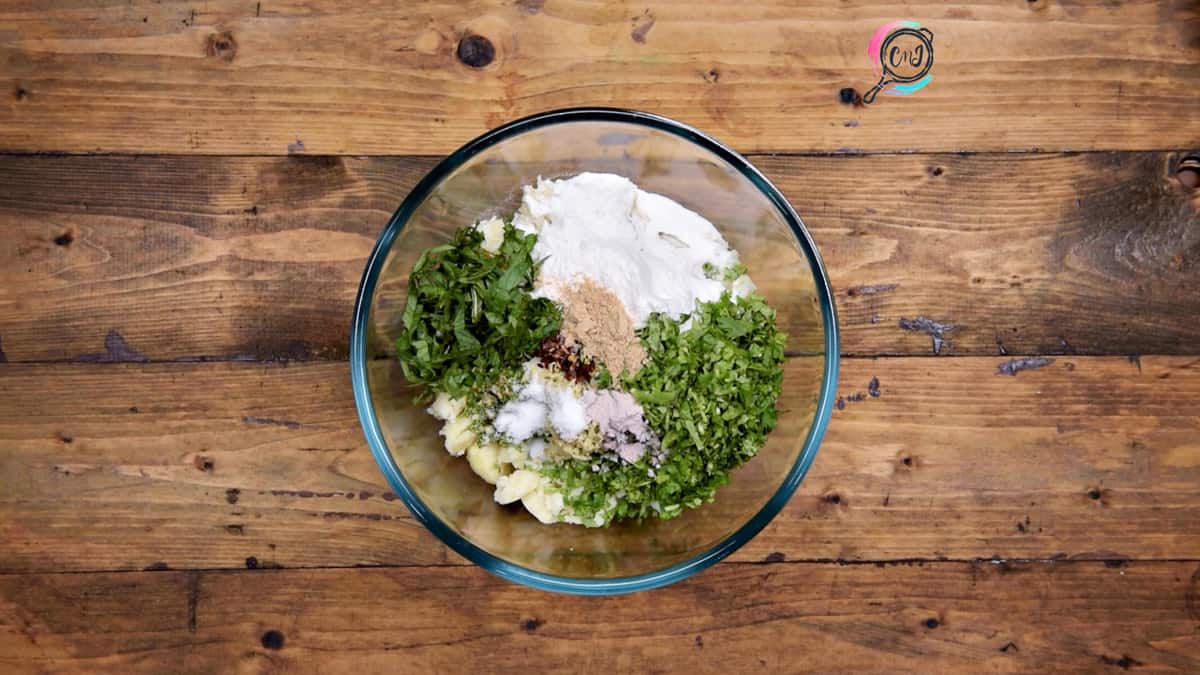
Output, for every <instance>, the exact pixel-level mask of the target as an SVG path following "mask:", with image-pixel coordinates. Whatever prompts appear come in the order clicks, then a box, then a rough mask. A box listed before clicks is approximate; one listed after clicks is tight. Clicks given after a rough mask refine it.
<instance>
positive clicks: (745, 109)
mask: <svg viewBox="0 0 1200 675" xmlns="http://www.w3.org/2000/svg"><path fill="white" fill-rule="evenodd" d="M902 18H909V19H915V20H917V21H920V22H921V23H922V24H924V25H925V26H926V27H928V28H930V29H931V30H932V31H933V32H934V34H935V40H934V46H935V53H936V56H937V58H936V63H935V65H934V67H933V71H932V75H933V81H932V84H931V85H930V86H928V87H926V88H925V89H924V90H922V91H921V92H919V93H918V94H917V95H915V96H908V97H889V96H883V97H880V100H879V101H878V102H877V103H876V104H875V105H873V106H870V107H857V108H856V107H852V106H850V105H846V104H842V103H841V102H840V97H839V92H840V91H841V90H842V89H843V88H847V87H853V88H856V89H857V90H858V91H859V92H864V91H866V90H867V89H869V88H870V87H871V86H872V85H874V84H875V82H876V80H877V79H878V78H877V76H876V75H875V74H874V73H873V72H872V68H871V62H870V59H869V58H868V56H867V54H866V53H865V51H866V49H867V45H868V43H869V42H870V40H871V36H872V34H873V33H874V31H875V30H876V29H878V28H879V27H880V26H882V25H883V24H885V23H887V22H891V21H895V20H897V19H902ZM0 26H4V29H3V30H2V31H0V63H2V64H3V71H2V74H0V80H3V81H4V86H5V90H6V91H5V93H4V96H5V97H6V98H7V100H6V101H5V104H4V105H0V148H4V149H6V150H8V151H15V152H46V151H54V152H72V153H91V152H123V153H147V152H157V153H205V154H222V153H233V154H243V153H251V154H292V153H302V152H307V153H318V154H442V153H446V152H449V151H451V150H453V149H454V148H456V147H458V146H459V145H461V144H462V143H464V142H465V141H467V140H468V139H470V138H472V137H473V136H475V135H477V134H479V133H481V132H483V131H484V130H486V129H488V128H491V127H494V126H497V125H499V124H501V123H503V122H506V121H509V120H512V119H515V118H518V117H521V116H524V115H527V114H530V113H533V112H537V111H542V110H547V109H552V108H561V107H567V106H579V105H596V104H603V105H611V106H620V107H630V108H635V109H644V110H649V111H652V112H657V113H662V114H665V115H669V116H673V117H676V118H678V119H680V120H682V121H684V122H688V123H691V124H694V125H696V126H698V127H700V128H702V129H705V130H706V131H709V132H711V133H712V134H714V135H716V136H718V137H720V138H721V139H723V140H724V141H726V142H728V143H730V144H731V145H733V146H734V147H737V148H738V149H740V150H743V151H808V150H819V151H838V152H842V151H851V152H857V151H875V150H903V151H910V150H920V151H932V150H942V151H957V150H1016V149H1026V150H1030V149H1042V150H1091V149H1127V150H1146V149H1171V148H1181V147H1182V146H1194V145H1197V144H1198V143H1200V119H1198V118H1197V117H1196V115H1194V114H1188V111H1194V110H1195V109H1196V108H1197V106H1198V105H1200V68H1197V65H1200V15H1198V14H1197V12H1196V9H1195V6H1194V5H1193V4H1192V3H1189V2H1182V3H1181V2H1173V1H1172V0H1160V1H1158V2H1149V1H1138V2H1120V3H1116V2H1114V3H1104V4H1103V5H1094V4H1091V3H1076V2H1065V3H1050V2H1042V1H1039V2H1014V1H1012V0H991V1H987V2H975V3H971V4H970V5H965V6H964V5H944V4H941V3H924V4H917V5H912V4H909V3H897V2H883V3H850V4H849V5H846V4H841V5H838V6H837V7H834V6H831V5H829V4H828V3H826V2H817V1H814V2H807V3H804V4H802V5H799V6H797V5H796V3H792V2H785V0H774V1H773V2H757V3H744V2H743V3H720V4H713V3H707V2H698V1H696V0H676V1H664V2H656V3H652V4H650V5H629V4H608V5H597V4H595V3H588V2H582V1H579V0H552V1H551V2H543V1H541V0H529V1H526V0H522V1H520V2H507V1H505V2H479V1H473V2H463V3H459V2H446V1H442V2H433V3H422V4H421V5H420V6H417V7H410V6H407V5H404V6H401V5H395V4H393V3H386V2H374V3H370V4H369V5H367V6H363V5H358V4H354V5H350V4H347V3H342V2H335V1H333V0H271V1H269V2H258V3H255V2H244V1H242V0H214V1H212V2H205V3H203V4H202V5H197V4H195V3H191V2H183V1H181V0H174V1H167V2H155V3H151V2H149V1H148V0H142V1H139V2H126V1H125V0H120V1H118V0H103V1H100V2H89V3H83V4H80V3H76V2H71V1H69V0H56V1H54V2H45V3H32V4H31V3H20V2H18V3H15V4H14V3H11V2H10V3H6V4H5V5H4V6H3V7H2V8H0ZM480 37H482V38H483V39H485V40H486V41H487V44H489V45H490V46H491V51H492V53H493V58H492V59H491V60H487V59H486V58H479V57H480V56H481V55H482V53H483V50H475V51H476V55H475V57H474V58H470V57H468V58H466V59H465V60H464V59H460V58H459V57H458V56H457V54H458V52H459V45H460V43H461V42H462V40H463V39H464V38H471V39H474V40H475V41H476V44H481V43H480V42H479V38H480ZM466 62H470V63H473V64H478V65H482V67H480V68H472V67H469V66H467V65H466Z"/></svg>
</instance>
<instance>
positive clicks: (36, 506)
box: [0, 357, 1200, 573]
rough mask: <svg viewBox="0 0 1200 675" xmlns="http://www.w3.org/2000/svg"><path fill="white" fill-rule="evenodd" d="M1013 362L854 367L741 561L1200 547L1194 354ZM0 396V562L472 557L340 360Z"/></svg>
mask: <svg viewBox="0 0 1200 675" xmlns="http://www.w3.org/2000/svg"><path fill="white" fill-rule="evenodd" d="M1005 362H1006V361H1005V359H1001V358H982V357H980V358H968V357H962V358H955V359H928V358H883V359H878V360H865V359H851V360H847V361H845V362H844V364H843V372H842V385H841V390H840V392H839V393H840V395H841V397H842V399H843V403H842V406H843V407H842V408H840V409H837V410H835V412H834V417H833V422H832V425H831V427H830V430H829V434H828V436H827V437H826V441H825V443H824V444H823V446H822V448H821V451H820V454H819V455H818V457H817V460H816V463H815V465H814V467H813V469H812V471H811V472H810V473H809V476H808V477H807V479H806V480H805V482H804V483H803V484H802V485H801V487H800V489H799V491H798V492H797V494H796V495H795V496H794V497H793V498H792V500H791V502H790V504H789V505H788V507H787V508H786V509H785V510H784V511H783V513H781V514H780V515H779V516H778V517H777V518H776V519H775V521H774V522H773V524H772V525H770V526H769V527H768V528H767V529H766V530H764V531H763V532H762V533H761V534H759V535H758V536H757V537H756V538H755V539H754V540H753V541H751V542H750V544H748V545H747V546H746V547H745V548H743V549H742V550H740V551H739V552H738V553H736V554H735V556H734V558H733V559H734V560H738V561H757V560H763V559H774V560H778V559H788V560H824V559H828V560H841V561H851V562H861V561H884V560H898V559H912V558H921V559H938V558H949V559H953V560H974V559H983V558H993V557H995V558H1000V559H1012V558H1021V559H1040V560H1051V559H1064V558H1075V559H1079V558H1094V559H1103V560H1110V561H1112V560H1123V559H1148V560H1162V559H1200V488H1198V487H1197V486H1200V444H1198V440H1197V439H1200V433H1198V432H1200V360H1197V359H1196V358H1195V357H1189V358H1181V357H1143V358H1142V359H1141V360H1140V363H1139V364H1134V363H1131V362H1130V361H1128V360H1127V359H1125V358H1123V357H1121V358H1096V357H1059V358H1058V359H1056V360H1055V361H1054V362H1053V363H1050V364H1048V365H1045V366H1043V367H1040V368H1033V369H1027V370H1022V371H1019V372H1018V373H1017V375H1016V376H1007V375H1001V374H997V370H998V367H999V366H1000V365H1001V364H1002V363H1005ZM872 378H877V379H878V381H879V386H878V391H879V394H880V395H879V396H878V397H872V396H870V395H869V394H867V391H868V389H869V383H870V380H871V379H872ZM856 394H857V396H856ZM859 397H861V400H855V399H858V398H859ZM791 405H793V403H792V402H789V401H783V402H781V406H782V407H783V408H784V409H787V408H788V407H789V406H791ZM0 410H3V411H5V414H4V415H3V417H2V418H0V439H3V440H0V476H4V477H5V478H4V486H5V487H4V490H3V492H0V572H8V573H12V572H37V571H88V570H141V569H144V568H163V567H169V568H171V569H193V568H218V567H220V568H241V567H245V566H247V565H249V566H257V567H274V566H282V567H288V568H292V567H328V566H352V565H442V564H450V565H461V564H465V561H464V560H462V559H460V558H458V556H457V555H453V554H450V553H448V552H447V550H446V549H445V548H444V547H443V546H442V545H441V544H439V543H438V542H437V541H436V540H435V539H434V538H433V536H432V535H430V534H428V533H427V532H426V531H425V529H424V528H423V526H421V525H420V524H419V523H417V522H415V521H414V520H413V519H412V518H411V517H410V516H409V515H408V512H407V510H406V509H405V508H404V507H403V506H402V504H401V503H400V502H399V501H396V500H395V498H394V497H393V496H392V495H391V493H390V492H388V490H387V488H386V487H385V486H384V485H383V482H382V477H381V475H380V473H379V471H378V469H377V468H376V466H375V464H374V462H373V460H372V458H371V456H370V453H369V452H368V451H367V449H366V447H365V443H364V441H363V437H362V432H361V431H360V429H359V426H358V421H357V418H356V415H355V411H354V407H353V401H352V398H351V394H350V385H349V375H348V373H347V367H346V365H345V364H343V363H308V364H296V363H293V364H291V365H284V364H238V363H209V364H46V365H17V364H8V365H5V366H0ZM251 559H253V560H251Z"/></svg>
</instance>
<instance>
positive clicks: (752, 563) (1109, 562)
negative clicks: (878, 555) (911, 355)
mask: <svg viewBox="0 0 1200 675" xmlns="http://www.w3.org/2000/svg"><path fill="white" fill-rule="evenodd" d="M1195 562H1200V558H1126V557H1115V558H1093V557H1079V556H1074V557H1062V558H943V557H937V558H892V559H880V560H839V559H837V558H796V559H790V558H777V557H774V554H771V555H768V556H766V557H765V558H764V559H762V560H721V561H720V562H718V563H716V564H717V565H720V566H726V567H730V566H732V567H764V566H772V565H812V566H825V565H828V566H836V567H906V566H917V567H925V566H930V567H932V566H937V565H941V566H947V567H949V566H955V565H994V566H996V567H997V568H999V569H1006V568H1008V567H1011V566H1014V565H1074V564H1088V563H1093V564H1094V563H1099V564H1102V565H1104V566H1105V567H1110V568H1119V567H1124V566H1125V565H1129V564H1139V563H1181V564H1187V563H1195ZM470 567H478V565H476V564H475V563H472V562H470V561H469V560H466V559H465V558H463V559H460V560H459V562H446V563H441V564H429V563H413V564H411V565H396V564H382V563H381V564H363V565H293V566H291V567H288V566H284V565H271V566H264V567H247V568H242V567H164V566H152V567H147V568H145V569H120V568H111V569H110V568H103V567H98V568H95V569H86V570H46V571H41V570H18V571H10V570H0V577H14V576H30V575H37V576H80V575H87V574H146V573H154V572H205V573H214V572H219V573H249V572H303V571H311V570H420V569H429V570H433V569H462V568H470ZM701 573H703V572H701Z"/></svg>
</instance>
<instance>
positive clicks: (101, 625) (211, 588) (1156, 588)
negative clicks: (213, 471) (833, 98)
mask: <svg viewBox="0 0 1200 675" xmlns="http://www.w3.org/2000/svg"><path fill="white" fill-rule="evenodd" d="M1198 593H1200V569H1197V567H1196V563H1194V562H1193V563H1177V562H1160V563H1132V564H1128V565H1121V566H1111V567H1110V566H1106V565H1104V564H1102V563H1099V562H1074V563H1059V564H1054V565H1046V564H1009V565H994V564H990V563H986V562H981V563H931V564H924V565H919V566H918V565H899V566H886V567H882V568H876V567H874V566H846V567H843V566H837V565H829V564H824V565H822V564H789V563H780V564H770V565H720V566H718V567H716V568H714V569H711V570H708V571H706V572H703V573H701V574H700V575H699V576H697V577H694V578H692V579H689V580H687V581H684V582H682V583H680V584H678V585H676V586H672V587H670V588H666V589H660V590H657V591H652V592H649V593H641V594H637V595H633V596H627V597H622V598H580V597H565V596H556V595H550V594H545V593H537V592H532V591H530V590H528V589H524V588H521V587H518V586H515V585H512V584H508V583H505V582H503V581H500V580H498V579H495V578H492V577H490V576H489V575H488V574H487V573H486V572H484V571H482V570H480V569H477V568H458V569H446V568H436V569H429V568H409V569H382V570H321V571H284V570H257V571H253V572H248V571H241V572H135V573H127V574H104V575H16V576H3V577H0V664H3V666H4V667H5V671H6V672H26V671H43V670H53V671H55V672H95V671H96V670H105V671H120V672H133V671H138V672H143V671H149V672H182V671H187V672H228V671H230V670H234V669H237V670H238V671H244V672H261V671H271V672H276V671H290V670H296V669H299V670H304V671H312V672H348V671H351V670H352V671H353V672H361V673H384V672H387V673H392V672H397V670H399V671H400V672H452V671H455V670H457V669H459V668H461V666H462V664H464V663H472V664H475V665H476V667H478V668H481V669H486V670H487V671H488V672H513V673H518V672H528V670H529V668H530V667H531V665H532V664H533V660H534V659H536V664H537V666H539V667H541V668H544V669H545V670H546V671H548V672H566V671H568V670H569V671H571V672H588V673H590V672H614V671H618V672H625V671H629V670H638V671H641V672H666V671H672V672H678V671H686V672H696V673H728V672H746V671H750V670H767V671H772V672H781V671H788V672H792V671H798V670H802V669H803V670H806V671H814V670H815V671H823V672H830V671H838V672H843V671H852V670H868V671H880V670H883V671H888V672H896V671H898V670H905V671H908V670H915V671H923V672H929V671H931V670H937V671H944V670H957V671H971V672H1033V671H1051V670H1053V671H1063V672H1120V670H1122V669H1125V670H1129V669H1137V670H1143V669H1147V670H1151V671H1155V672H1189V671H1192V672H1194V671H1195V670H1196V669H1197V668H1200V658H1198V656H1197V655H1198V654H1200V638H1198V637H1197V633H1196V624H1197V622H1200V615H1198V614H1197V609H1196V598H1197V594H1198ZM131 598H137V599H138V601H137V602H130V599H131ZM467 598H469V600H466V599H467Z"/></svg>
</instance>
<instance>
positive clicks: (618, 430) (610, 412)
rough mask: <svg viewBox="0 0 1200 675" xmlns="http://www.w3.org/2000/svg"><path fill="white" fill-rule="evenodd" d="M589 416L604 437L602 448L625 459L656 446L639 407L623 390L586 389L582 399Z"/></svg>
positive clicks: (627, 459) (641, 453) (656, 441)
mask: <svg viewBox="0 0 1200 675" xmlns="http://www.w3.org/2000/svg"><path fill="white" fill-rule="evenodd" d="M581 402H582V403H583V406H584V408H586V409H587V414H588V417H589V418H591V420H592V421H593V422H595V423H596V426H598V427H600V433H601V435H603V437H604V447H606V448H608V449H609V450H613V451H615V452H616V453H617V455H618V456H620V458H621V459H623V460H625V461H626V462H630V463H633V462H636V461H638V460H639V459H641V458H642V455H644V454H645V453H646V450H647V449H648V448H651V447H657V446H658V438H657V437H656V436H655V435H654V431H653V430H651V429H650V427H649V426H647V424H646V418H645V416H644V415H643V413H642V406H640V405H638V402H637V400H636V399H634V398H633V396H631V395H629V394H628V393H626V392H623V391H614V390H612V389H602V390H598V391H597V390H595V389H588V390H587V391H585V392H583V397H582V399H581Z"/></svg>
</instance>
